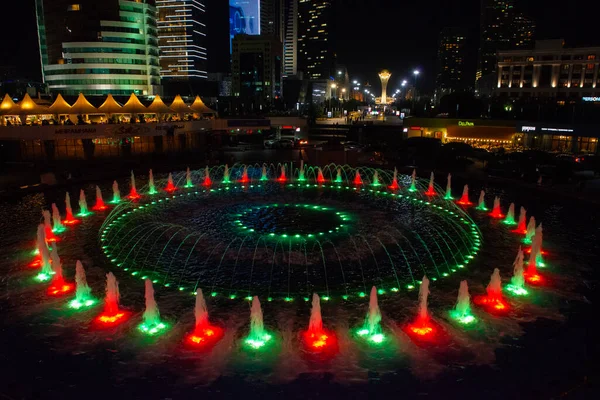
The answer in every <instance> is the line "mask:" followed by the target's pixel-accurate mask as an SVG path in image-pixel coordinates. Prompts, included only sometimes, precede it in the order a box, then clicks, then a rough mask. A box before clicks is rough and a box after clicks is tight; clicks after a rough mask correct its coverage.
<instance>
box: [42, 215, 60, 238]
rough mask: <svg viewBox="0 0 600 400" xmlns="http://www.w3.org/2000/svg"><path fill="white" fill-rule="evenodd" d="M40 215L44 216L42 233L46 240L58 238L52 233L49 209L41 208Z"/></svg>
mask: <svg viewBox="0 0 600 400" xmlns="http://www.w3.org/2000/svg"><path fill="white" fill-rule="evenodd" d="M42 217H43V218H44V233H45V235H46V240H47V241H48V242H56V241H57V240H58V239H57V238H56V236H55V235H54V232H53V230H52V224H51V222H50V221H51V217H50V211H48V210H42Z"/></svg>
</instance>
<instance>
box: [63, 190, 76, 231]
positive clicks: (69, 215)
mask: <svg viewBox="0 0 600 400" xmlns="http://www.w3.org/2000/svg"><path fill="white" fill-rule="evenodd" d="M65 208H66V213H67V215H66V217H65V219H64V220H63V224H65V225H74V224H76V223H78V222H79V220H77V219H75V217H74V216H73V208H72V207H71V196H70V195H69V192H67V194H66V195H65Z"/></svg>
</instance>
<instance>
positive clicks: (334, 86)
mask: <svg viewBox="0 0 600 400" xmlns="http://www.w3.org/2000/svg"><path fill="white" fill-rule="evenodd" d="M338 72H339V71H338ZM336 88H337V85H336V84H335V83H332V84H331V89H333V90H335V89H336ZM335 94H337V92H336V93H335ZM333 96H334V94H332V93H331V92H330V93H329V110H331V98H332V97H333ZM331 116H333V112H332V113H331Z"/></svg>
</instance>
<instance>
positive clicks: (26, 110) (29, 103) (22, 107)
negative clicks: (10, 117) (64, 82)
mask: <svg viewBox="0 0 600 400" xmlns="http://www.w3.org/2000/svg"><path fill="white" fill-rule="evenodd" d="M17 108H18V113H19V114H29V115H37V114H45V113H47V112H48V108H47V107H44V106H40V105H38V104H36V102H35V101H33V100H32V99H31V96H29V93H25V96H23V100H21V101H20V102H19V104H17Z"/></svg>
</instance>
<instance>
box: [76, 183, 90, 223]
mask: <svg viewBox="0 0 600 400" xmlns="http://www.w3.org/2000/svg"><path fill="white" fill-rule="evenodd" d="M90 214H91V212H90V211H89V210H88V205H87V200H86V199H85V192H84V191H83V189H81V190H80V191H79V214H77V216H78V217H87V216H88V215H90Z"/></svg>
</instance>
